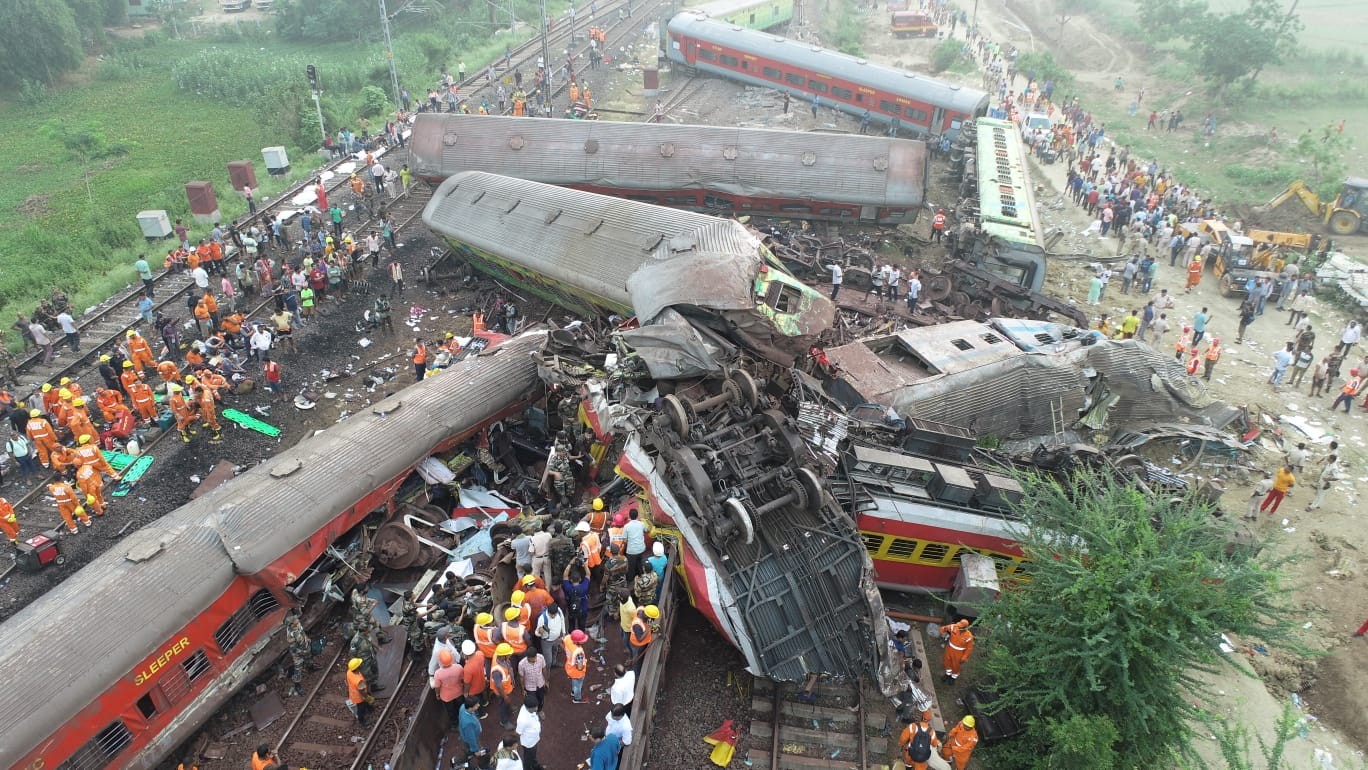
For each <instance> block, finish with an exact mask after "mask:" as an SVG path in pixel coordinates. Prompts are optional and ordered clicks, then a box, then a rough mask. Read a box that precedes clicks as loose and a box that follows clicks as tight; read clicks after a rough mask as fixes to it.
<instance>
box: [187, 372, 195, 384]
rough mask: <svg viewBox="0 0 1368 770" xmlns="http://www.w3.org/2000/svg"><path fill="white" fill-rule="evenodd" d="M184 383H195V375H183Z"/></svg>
mask: <svg viewBox="0 0 1368 770" xmlns="http://www.w3.org/2000/svg"><path fill="white" fill-rule="evenodd" d="M185 384H186V385H194V384H195V375H193V374H187V375H185Z"/></svg>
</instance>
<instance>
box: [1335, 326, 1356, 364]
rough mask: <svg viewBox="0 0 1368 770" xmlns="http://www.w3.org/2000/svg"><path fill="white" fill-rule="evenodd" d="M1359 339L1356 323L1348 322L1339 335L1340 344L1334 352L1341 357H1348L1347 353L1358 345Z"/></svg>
mask: <svg viewBox="0 0 1368 770" xmlns="http://www.w3.org/2000/svg"><path fill="white" fill-rule="evenodd" d="M1359 337H1360V332H1359V325H1358V321H1350V322H1349V325H1348V326H1346V327H1344V331H1343V332H1342V333H1341V334H1340V344H1339V346H1338V347H1336V348H1335V352H1336V353H1339V354H1340V355H1342V356H1346V357H1347V356H1348V355H1349V351H1350V350H1352V349H1353V347H1354V346H1355V345H1357V344H1358V341H1359Z"/></svg>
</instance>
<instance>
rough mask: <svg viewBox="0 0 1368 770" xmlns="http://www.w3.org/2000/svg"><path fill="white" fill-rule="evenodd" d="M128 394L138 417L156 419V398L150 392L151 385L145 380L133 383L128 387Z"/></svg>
mask: <svg viewBox="0 0 1368 770" xmlns="http://www.w3.org/2000/svg"><path fill="white" fill-rule="evenodd" d="M129 396H130V397H131V398H132V400H133V408H134V409H135V410H137V412H138V416H139V417H141V418H143V419H144V420H156V419H157V398H156V396H154V395H153V394H152V386H150V385H148V384H147V383H145V382H138V383H134V385H133V387H132V388H130V389H129Z"/></svg>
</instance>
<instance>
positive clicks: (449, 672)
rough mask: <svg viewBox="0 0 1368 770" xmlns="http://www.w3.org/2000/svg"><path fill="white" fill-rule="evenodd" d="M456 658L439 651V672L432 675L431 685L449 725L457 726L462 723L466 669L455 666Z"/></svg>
mask: <svg viewBox="0 0 1368 770" xmlns="http://www.w3.org/2000/svg"><path fill="white" fill-rule="evenodd" d="M455 662H456V656H454V655H452V654H451V650H449V649H447V648H445V647H443V648H441V649H440V650H438V651H437V663H438V666H439V667H438V669H437V672H436V673H434V674H433V675H432V680H431V681H430V682H429V685H430V686H431V687H432V689H433V691H434V692H436V694H437V700H439V701H441V702H442V706H443V707H445V708H446V712H447V718H448V719H450V720H451V721H449V722H448V723H447V724H449V725H457V724H459V723H460V721H461V713H460V710H461V705H462V704H463V703H464V702H465V680H464V675H465V669H463V668H461V667H460V666H457V665H455Z"/></svg>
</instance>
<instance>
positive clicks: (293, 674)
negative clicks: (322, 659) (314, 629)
mask: <svg viewBox="0 0 1368 770" xmlns="http://www.w3.org/2000/svg"><path fill="white" fill-rule="evenodd" d="M285 640H286V641H287V642H288V643H289V645H290V681H291V682H293V683H294V685H293V686H292V687H290V691H289V693H287V695H288V696H295V695H303V694H304V691H303V690H302V689H300V687H299V683H300V682H302V681H303V680H304V671H305V670H309V671H316V670H317V669H318V664H316V663H314V662H313V661H312V660H310V658H311V657H312V656H313V648H312V647H311V646H310V644H309V636H308V634H306V633H304V624H303V623H300V622H299V610H290V611H289V613H287V614H286V615H285Z"/></svg>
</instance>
